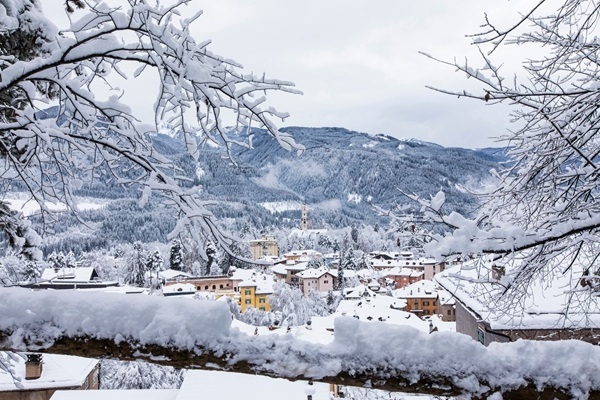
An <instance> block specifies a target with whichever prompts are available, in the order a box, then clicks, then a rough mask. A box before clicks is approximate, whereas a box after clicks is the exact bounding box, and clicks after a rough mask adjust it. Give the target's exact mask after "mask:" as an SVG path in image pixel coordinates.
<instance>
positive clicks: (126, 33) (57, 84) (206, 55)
mask: <svg viewBox="0 0 600 400" xmlns="http://www.w3.org/2000/svg"><path fill="white" fill-rule="evenodd" d="M78 3H81V2H75V4H76V5H77V4H78ZM149 3H150V2H147V1H144V0H129V1H127V2H126V3H124V4H123V5H122V6H119V7H115V6H111V5H109V4H108V3H105V2H103V1H86V2H85V9H84V11H81V12H79V14H77V15H80V14H81V18H79V19H77V20H75V18H74V17H71V18H72V22H71V26H70V28H69V29H65V30H61V31H58V29H57V28H56V27H55V26H54V25H53V24H52V22H50V21H49V20H48V19H47V18H46V17H45V16H44V15H43V14H42V12H41V10H40V9H39V4H38V2H37V1H35V0H14V1H8V2H2V3H0V11H1V13H0V16H2V19H1V20H0V39H1V40H2V43H3V44H4V45H5V47H4V48H3V53H2V57H1V58H0V155H1V156H2V164H3V165H2V171H1V176H2V177H3V178H4V179H6V180H10V181H11V182H12V183H13V184H14V182H15V181H16V180H18V181H20V182H21V184H22V185H24V186H25V187H26V188H27V189H28V190H29V192H30V194H31V197H32V199H33V200H34V201H36V202H37V203H39V205H40V207H41V209H42V213H43V214H45V215H47V216H48V215H50V210H49V209H48V207H47V206H46V204H47V202H52V203H55V202H61V203H64V204H66V205H67V206H68V207H69V208H71V209H76V208H77V207H76V202H75V200H74V198H73V191H74V190H75V189H77V188H78V187H81V185H83V184H84V183H85V182H91V181H93V180H94V179H95V178H98V177H100V176H102V177H104V179H106V178H107V177H108V178H110V179H111V180H112V181H113V182H115V183H118V184H126V185H135V186H137V187H140V188H141V189H142V191H143V195H142V202H144V201H145V200H146V199H147V198H148V196H149V195H150V193H152V192H154V193H158V194H160V195H161V196H162V197H163V198H164V199H165V201H166V202H167V203H168V204H170V205H172V206H173V207H175V208H176V209H177V210H178V211H179V215H180V219H179V223H178V224H177V227H176V230H175V231H174V232H173V234H176V233H177V232H180V231H181V230H182V229H185V228H190V227H192V228H193V229H190V231H191V232H192V234H193V235H194V236H195V237H197V235H198V232H201V233H202V234H204V235H208V236H212V237H214V238H215V239H216V240H217V241H219V242H220V243H224V244H225V245H226V244H227V238H226V237H224V235H223V234H222V233H221V232H219V230H218V228H217V227H216V225H215V223H214V221H213V218H212V215H211V213H210V212H209V211H208V210H207V208H206V206H207V204H208V203H207V202H205V201H204V200H203V199H201V198H200V196H199V195H198V188H189V187H188V188H183V187H182V186H181V185H180V180H179V178H178V176H179V175H180V174H179V173H178V169H177V168H176V167H175V166H174V165H173V164H172V163H171V162H170V161H169V160H168V159H166V158H165V157H163V156H162V155H161V154H159V153H158V152H157V151H156V150H155V149H154V148H153V145H152V139H151V136H149V135H148V131H157V130H158V129H159V128H160V127H161V126H162V125H168V126H169V127H170V128H171V129H172V130H174V131H178V132H180V133H181V134H182V135H183V137H184V140H185V142H186V145H187V148H188V151H189V153H190V154H191V155H192V156H194V157H195V158H197V157H198V153H197V148H198V146H199V145H200V146H202V145H203V144H205V143H207V142H214V143H218V144H220V145H222V146H224V149H225V150H226V152H227V153H228V154H230V150H231V147H232V146H235V145H241V146H247V147H251V142H250V139H249V138H248V140H247V141H243V140H241V139H239V138H240V137H241V136H240V135H237V134H232V132H239V131H240V130H244V129H249V128H250V127H264V128H266V130H267V132H268V134H270V135H272V136H273V137H274V138H276V139H277V141H278V142H279V143H280V144H281V145H282V146H284V147H285V148H287V149H296V150H298V151H301V150H302V146H300V145H298V144H296V143H295V142H294V140H293V139H292V138H291V137H290V136H289V135H287V134H284V133H281V132H279V131H278V129H277V127H276V125H275V123H274V118H277V119H283V118H285V117H286V116H287V114H285V113H281V112H278V111H277V110H275V109H274V108H272V107H269V106H266V105H265V104H266V98H265V96H264V94H265V93H266V92H270V91H283V92H290V93H299V92H298V91H297V90H295V89H294V88H293V84H291V83H290V82H286V81H280V80H275V79H267V78H265V77H264V76H255V75H252V74H244V73H242V72H241V66H240V65H239V64H237V63H235V62H234V61H231V60H228V59H225V58H223V57H220V56H218V55H216V54H213V53H211V52H210V51H209V50H208V45H209V43H210V42H209V41H205V42H198V41H197V40H196V39H195V38H194V37H193V36H192V34H191V32H190V26H191V24H192V23H193V22H194V21H195V20H196V19H197V18H198V17H200V14H196V15H194V16H191V17H189V18H187V17H184V16H185V15H186V7H185V6H186V4H187V3H189V1H186V0H182V1H177V2H176V3H175V4H169V5H168V6H161V5H160V4H158V5H155V6H152V5H150V4H149ZM67 5H69V4H67ZM69 7H70V5H69ZM188 14H189V12H188ZM73 15H75V14H73ZM25 39H28V40H25ZM11 46H12V47H11ZM17 48H18V49H17ZM129 71H133V72H129ZM142 74H144V76H148V75H152V76H153V77H154V79H155V81H154V82H155V83H156V85H157V87H158V96H157V98H156V101H155V103H154V115H155V118H154V121H151V122H152V123H151V124H147V123H146V122H147V121H141V117H140V116H137V115H134V114H133V112H132V111H131V108H130V107H129V105H128V104H125V103H124V102H123V101H122V100H121V99H122V95H123V91H122V90H120V89H118V85H119V83H120V82H121V81H122V79H127V78H129V79H134V80H135V79H140V78H139V77H140V75H142ZM140 95H142V96H143V95H144V93H140ZM50 106H55V109H54V110H56V111H55V112H54V111H53V112H46V111H45V110H47V108H48V107H50ZM228 117H233V119H228ZM228 123H230V124H231V123H232V124H233V128H228V126H227V124H228ZM198 241H200V240H198Z"/></svg>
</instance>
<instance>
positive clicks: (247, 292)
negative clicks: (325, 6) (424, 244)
mask: <svg viewBox="0 0 600 400" xmlns="http://www.w3.org/2000/svg"><path fill="white" fill-rule="evenodd" d="M294 234H296V235H298V234H299V235H307V236H308V235H319V234H324V231H323V230H311V229H308V215H307V208H306V207H303V208H302V218H301V222H300V229H298V230H295V231H294ZM247 245H248V246H249V249H250V252H251V254H252V257H253V263H254V267H253V268H249V269H242V268H236V267H233V266H231V267H230V268H229V270H228V273H227V274H226V275H208V276H193V275H191V274H189V273H186V272H184V271H181V270H175V269H166V270H161V271H158V272H157V273H156V275H154V273H152V272H148V273H147V276H146V281H147V282H148V284H147V285H146V287H136V286H129V285H121V284H119V283H118V282H111V281H102V280H100V279H98V273H97V272H96V271H95V269H94V268H93V267H82V266H79V267H74V268H60V269H57V268H46V269H45V270H44V271H43V273H42V275H41V277H40V279H39V280H37V281H36V282H34V283H25V284H22V286H24V287H26V288H29V289H31V290H36V291H37V290H52V291H54V290H60V291H61V292H63V293H67V292H68V291H77V292H107V293H114V294H115V295H120V296H124V297H123V302H124V303H123V304H127V298H131V297H130V296H144V295H152V296H162V297H166V298H170V299H172V300H175V299H177V301H181V302H182V303H181V307H185V304H186V302H188V301H215V302H226V303H227V304H228V306H229V307H230V309H231V310H232V316H235V319H234V320H233V327H235V328H237V329H239V330H240V331H241V332H243V333H245V334H247V335H249V336H259V335H260V336H262V335H288V336H290V337H293V338H294V339H295V340H300V341H306V342H309V343H323V344H327V343H331V342H332V341H333V338H334V332H335V320H336V318H337V317H340V316H350V317H353V318H356V319H357V320H360V321H363V322H368V323H374V324H381V323H383V324H390V325H397V326H409V327H412V328H413V329H416V330H418V331H421V332H425V333H427V334H430V335H435V334H436V332H456V333H459V334H464V335H468V336H470V337H471V338H472V340H474V341H477V342H479V343H481V344H482V345H486V346H487V345H489V344H490V343H492V342H494V341H499V342H509V341H514V340H517V339H519V338H526V339H533V340H556V339H567V338H578V339H580V340H584V341H588V342H591V343H594V342H595V341H597V337H596V335H595V333H594V331H593V330H590V329H587V328H586V326H585V325H578V323H577V321H574V323H573V325H572V326H567V327H565V326H564V325H563V327H562V328H557V321H558V319H559V317H560V315H553V313H554V314H560V312H558V311H556V310H560V309H561V308H560V307H561V306H564V302H565V301H567V300H566V299H565V298H564V296H563V298H561V297H560V292H559V291H557V290H558V288H559V287H560V286H559V285H560V284H558V286H556V287H555V291H554V292H552V293H551V292H550V290H549V288H548V287H542V288H540V290H534V291H533V292H532V294H531V297H532V299H531V304H538V305H540V306H542V307H539V306H537V307H531V308H530V309H528V310H524V311H525V312H524V314H523V315H525V316H526V318H524V319H520V320H519V321H518V322H515V321H514V320H510V319H509V318H506V317H504V313H503V310H502V308H501V307H498V308H490V307H487V305H486V301H488V300H489V299H488V298H487V297H486V294H485V293H481V295H480V297H477V296H476V295H474V293H477V292H476V291H474V290H473V288H474V287H475V286H476V285H477V281H478V280H479V281H480V282H484V283H482V284H484V285H491V286H493V285H494V282H500V281H501V280H502V277H503V274H505V273H506V267H504V266H502V267H500V266H498V265H497V264H495V263H492V262H483V264H479V261H480V260H469V261H467V262H463V261H462V260H461V258H460V257H452V258H447V259H444V260H442V261H436V260H435V259H432V258H424V257H419V258H416V257H415V256H414V254H413V253H411V252H410V251H373V252H371V253H369V254H368V264H367V265H368V267H367V268H364V269H359V270H355V269H343V268H342V267H341V265H340V255H339V253H328V254H321V253H320V252H318V251H316V250H311V249H304V250H293V251H289V252H286V253H284V254H280V252H279V246H278V243H277V241H276V240H275V237H274V236H272V235H268V234H267V235H262V237H261V238H259V239H252V240H250V241H249V242H247ZM476 265H478V266H479V267H478V268H475V266H476ZM482 266H483V267H482ZM481 271H484V272H483V273H485V274H486V276H485V279H482V278H483V277H482V275H480V274H481V273H482V272H481ZM461 273H462V274H463V277H461ZM469 274H470V275H469ZM478 274H479V275H478ZM151 282H154V286H152V285H153V284H152V283H151ZM157 282H158V283H159V285H158V287H159V289H158V290H157V289H156V287H157V286H156V283H157ZM148 286H151V287H148ZM294 291H295V292H294ZM291 293H295V296H293V295H291ZM536 296H537V297H536ZM539 296H543V297H544V298H548V297H553V301H552V302H548V301H542V302H540V297H539ZM308 298H311V299H313V301H316V302H317V303H320V304H321V305H322V306H324V307H325V305H327V306H329V308H327V307H325V308H326V309H328V311H327V312H326V313H325V314H326V315H319V312H318V311H315V310H311V309H310V306H306V307H308V308H309V309H306V310H300V309H299V308H298V304H293V303H301V302H303V301H304V300H305V299H308ZM490 301H491V300H490ZM274 302H275V303H276V304H277V307H276V308H277V309H275V307H274V306H273V304H272V303H274ZM286 302H288V304H286ZM543 306H546V309H544V308H543ZM290 310H291V311H290ZM551 310H554V312H553V311H551ZM299 314H302V315H299ZM321 314H323V313H322V312H321ZM575 315H576V314H575ZM588 317H589V316H588ZM434 337H435V336H434ZM16 361H17V362H16V365H15V366H14V369H13V373H14V376H10V375H6V374H4V375H0V393H1V395H2V398H3V399H7V400H13V399H15V400H17V399H18V400H38V399H43V400H50V399H52V400H67V399H74V398H77V399H97V398H98V399H99V398H101V397H95V396H96V395H94V394H93V392H94V391H93V390H92V391H91V392H87V391H86V392H85V394H83V393H79V394H75V392H73V390H77V389H81V390H87V389H100V388H102V382H101V379H100V376H101V374H100V364H99V362H98V360H93V359H86V358H81V357H73V356H67V355H54V354H41V353H28V354H27V357H26V359H17V360H16ZM223 374H226V373H225V372H216V371H215V372H210V371H188V372H186V375H185V376H186V378H185V379H184V381H183V385H182V386H181V388H180V389H155V390H133V391H132V390H110V392H114V393H111V394H110V396H111V398H116V399H118V398H120V397H119V396H124V397H123V398H127V399H138V398H139V399H142V398H143V399H146V400H147V399H149V398H155V397H156V396H157V397H156V398H157V399H169V400H171V399H172V400H181V399H187V398H191V397H190V396H191V395H192V394H193V393H197V391H198V387H200V386H202V387H204V385H206V384H207V382H212V384H216V383H215V381H219V380H220V379H221V380H222V379H225V377H224V375H223ZM15 377H16V378H15ZM192 377H193V378H192ZM239 379H240V381H244V380H248V379H250V380H252V379H255V380H257V381H261V382H262V383H260V384H261V385H266V386H267V387H272V388H273V390H275V391H276V390H283V391H285V392H286V393H287V392H288V391H290V390H293V391H295V392H296V395H298V396H299V397H292V398H298V399H301V398H305V397H306V398H308V399H310V398H311V397H310V394H309V395H306V394H305V392H306V393H316V394H315V397H313V398H314V399H320V398H323V399H324V398H338V397H344V396H346V394H347V395H348V396H349V397H351V395H350V394H349V393H352V392H353V391H355V390H356V388H351V387H345V386H340V385H334V384H331V385H326V384H323V383H313V382H310V385H309V383H307V382H304V383H301V382H287V381H285V380H282V379H277V380H276V379H272V378H267V377H252V378H250V377H246V376H243V375H242V376H241V377H240V378H239ZM257 381H255V382H254V383H251V382H250V381H249V382H248V383H247V385H248V387H251V386H254V385H255V384H257ZM186 382H187V383H186ZM191 382H194V383H191ZM292 388H293V389H292ZM102 392H103V393H104V395H106V392H105V391H102ZM344 393H346V394H344ZM390 395H391V394H390ZM98 396H100V395H98ZM115 396H116V397H115ZM148 396H150V397H148ZM152 396H155V397H152ZM307 396H308V397H307ZM102 398H104V397H102ZM231 398H234V397H231ZM257 398H258V397H257ZM403 398H404V397H403Z"/></svg>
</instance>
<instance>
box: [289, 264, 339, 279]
mask: <svg viewBox="0 0 600 400" xmlns="http://www.w3.org/2000/svg"><path fill="white" fill-rule="evenodd" d="M336 273H337V271H336ZM326 274H329V275H331V276H333V277H335V276H334V275H333V274H332V273H331V271H330V270H329V268H325V267H320V268H308V269H305V270H304V271H302V272H299V273H297V274H296V275H297V276H299V277H300V278H302V279H317V278H320V277H322V276H323V275H326Z"/></svg>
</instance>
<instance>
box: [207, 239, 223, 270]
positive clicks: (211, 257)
mask: <svg viewBox="0 0 600 400" xmlns="http://www.w3.org/2000/svg"><path fill="white" fill-rule="evenodd" d="M205 253H206V270H205V271H206V273H205V275H219V271H220V269H219V268H218V263H217V262H216V260H215V259H216V257H217V249H216V248H215V245H214V244H213V242H211V241H210V240H209V241H208V242H207V243H206V249H205ZM215 267H217V268H215ZM213 269H214V271H213ZM213 272H216V273H213Z"/></svg>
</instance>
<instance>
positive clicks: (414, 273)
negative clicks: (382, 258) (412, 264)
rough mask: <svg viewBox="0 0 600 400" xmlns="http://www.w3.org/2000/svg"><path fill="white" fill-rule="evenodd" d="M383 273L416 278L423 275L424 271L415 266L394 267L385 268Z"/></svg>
mask: <svg viewBox="0 0 600 400" xmlns="http://www.w3.org/2000/svg"><path fill="white" fill-rule="evenodd" d="M384 274H385V276H406V277H411V278H416V277H418V276H422V275H424V274H425V273H424V272H423V271H422V270H417V269H415V268H404V267H394V268H390V269H389V270H386V271H385V272H384Z"/></svg>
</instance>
